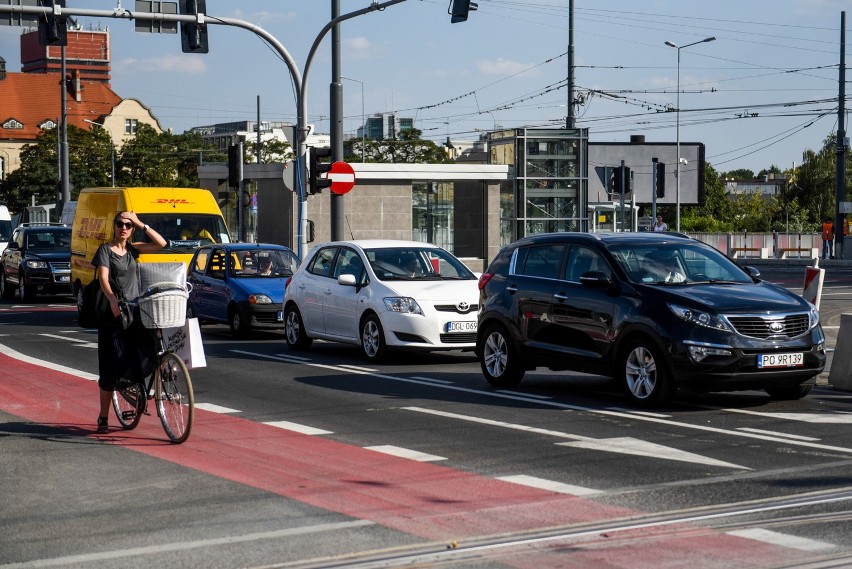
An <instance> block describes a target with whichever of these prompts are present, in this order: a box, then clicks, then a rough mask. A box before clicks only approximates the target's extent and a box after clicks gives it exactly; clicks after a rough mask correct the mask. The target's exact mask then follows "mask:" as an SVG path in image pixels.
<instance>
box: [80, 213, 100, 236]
mask: <svg viewBox="0 0 852 569" xmlns="http://www.w3.org/2000/svg"><path fill="white" fill-rule="evenodd" d="M103 225H104V221H103V220H102V219H98V218H96V217H84V218H83V220H82V221H81V223H80V237H83V238H88V237H94V238H95V239H101V240H105V239H106V231H105V230H104V227H103Z"/></svg>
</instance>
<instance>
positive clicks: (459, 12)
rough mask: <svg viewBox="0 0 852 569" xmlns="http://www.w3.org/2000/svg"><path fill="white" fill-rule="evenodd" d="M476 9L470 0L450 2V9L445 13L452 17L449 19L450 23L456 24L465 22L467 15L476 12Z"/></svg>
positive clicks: (453, 0) (475, 5)
mask: <svg viewBox="0 0 852 569" xmlns="http://www.w3.org/2000/svg"><path fill="white" fill-rule="evenodd" d="M477 8H478V5H477V4H476V3H475V2H471V1H470V0H451V2H450V8H449V10H447V13H448V14H449V15H450V16H452V17H451V18H450V23H451V24H456V23H458V22H466V21H467V13H468V12H470V11H471V10H476V9H477Z"/></svg>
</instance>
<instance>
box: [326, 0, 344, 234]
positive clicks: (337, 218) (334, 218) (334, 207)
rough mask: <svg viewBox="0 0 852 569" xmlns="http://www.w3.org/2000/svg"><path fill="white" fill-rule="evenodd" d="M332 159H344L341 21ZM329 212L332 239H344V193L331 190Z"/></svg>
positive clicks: (334, 51) (334, 0) (336, 30)
mask: <svg viewBox="0 0 852 569" xmlns="http://www.w3.org/2000/svg"><path fill="white" fill-rule="evenodd" d="M339 16H340V0H331V19H332V20H336V19H337V18H338V17H339ZM328 100H329V101H330V103H331V109H330V110H331V161H332V162H340V161H342V160H343V83H342V79H341V73H340V23H339V22H338V23H337V24H335V25H334V27H333V28H331V85H330V86H329V99H328ZM328 194H329V196H328V198H329V213H330V215H331V220H330V221H331V224H330V229H331V240H332V241H340V240H341V239H343V227H344V220H345V216H344V210H343V195H342V194H336V193H334V192H332V191H331V190H329V192H328Z"/></svg>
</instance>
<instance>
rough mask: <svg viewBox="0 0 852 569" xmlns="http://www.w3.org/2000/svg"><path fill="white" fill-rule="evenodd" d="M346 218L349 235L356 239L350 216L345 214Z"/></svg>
mask: <svg viewBox="0 0 852 569" xmlns="http://www.w3.org/2000/svg"><path fill="white" fill-rule="evenodd" d="M344 217H345V218H346V225H348V226H349V236H350V237H351V238H352V241H355V234H354V233H353V232H352V224H351V223H349V216H348V215H347V216H344Z"/></svg>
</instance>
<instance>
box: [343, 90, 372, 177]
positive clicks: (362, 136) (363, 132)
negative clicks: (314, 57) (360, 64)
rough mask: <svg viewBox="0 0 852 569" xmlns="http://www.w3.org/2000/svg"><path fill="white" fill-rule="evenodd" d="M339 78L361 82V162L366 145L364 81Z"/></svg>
mask: <svg viewBox="0 0 852 569" xmlns="http://www.w3.org/2000/svg"><path fill="white" fill-rule="evenodd" d="M340 78H341V79H346V80H347V81H355V82H356V83H360V84H361V162H364V161H365V158H364V152H365V149H366V146H367V115H366V114H364V82H363V81H358V80H357V79H350V78H349V77H343V76H341V77H340Z"/></svg>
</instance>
